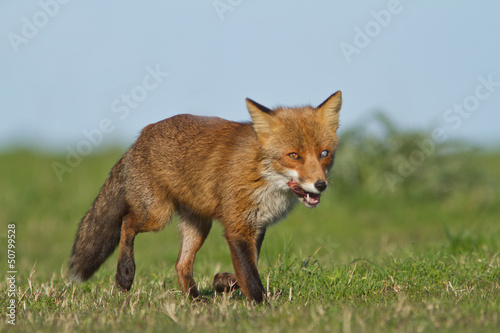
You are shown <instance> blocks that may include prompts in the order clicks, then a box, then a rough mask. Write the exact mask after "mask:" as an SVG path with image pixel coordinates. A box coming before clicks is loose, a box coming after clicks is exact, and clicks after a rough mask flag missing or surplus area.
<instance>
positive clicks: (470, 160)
mask: <svg viewBox="0 0 500 333" xmlns="http://www.w3.org/2000/svg"><path fill="white" fill-rule="evenodd" d="M340 142H341V144H340V147H339V149H338V151H337V155H336V160H335V167H334V169H333V170H334V173H333V177H334V183H335V186H338V187H339V188H340V189H339V192H341V193H352V194H356V193H357V194H360V193H369V194H371V195H380V196H389V197H390V196H408V197H411V198H412V199H415V198H420V199H429V200H435V199H439V200H444V202H451V201H453V202H466V203H467V204H469V205H472V206H474V207H476V208H477V207H480V206H482V205H484V204H486V205H487V204H491V203H494V202H498V188H499V177H498V176H499V175H498V173H496V174H494V173H492V172H491V170H492V169H494V168H496V167H490V168H488V166H487V165H485V163H486V164H487V163H493V159H491V158H488V154H487V153H485V152H484V151H482V150H480V149H478V148H476V147H474V146H473V145H470V144H467V143H465V142H460V141H452V140H448V141H444V142H441V143H439V142H436V140H434V139H433V137H432V133H431V131H428V132H426V131H406V130H405V131H403V130H401V129H398V128H397V127H396V126H395V124H394V123H393V122H392V121H391V120H390V119H389V118H387V116H385V115H384V114H383V113H375V114H374V115H373V116H372V118H370V119H367V121H366V123H364V124H361V125H359V126H358V127H355V128H351V129H347V130H342V131H341V136H340ZM495 156H498V154H496V155H495ZM490 160H491V161H490Z"/></svg>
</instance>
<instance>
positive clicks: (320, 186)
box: [314, 180, 328, 192]
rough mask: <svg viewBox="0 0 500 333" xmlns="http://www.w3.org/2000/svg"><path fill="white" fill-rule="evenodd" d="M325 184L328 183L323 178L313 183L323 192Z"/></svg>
mask: <svg viewBox="0 0 500 333" xmlns="http://www.w3.org/2000/svg"><path fill="white" fill-rule="evenodd" d="M327 186H328V184H327V183H326V182H325V181H323V180H318V181H317V182H316V183H314V187H316V189H317V190H318V191H320V192H323V191H324V190H325V189H326V187H327Z"/></svg>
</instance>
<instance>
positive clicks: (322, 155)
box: [319, 150, 330, 158]
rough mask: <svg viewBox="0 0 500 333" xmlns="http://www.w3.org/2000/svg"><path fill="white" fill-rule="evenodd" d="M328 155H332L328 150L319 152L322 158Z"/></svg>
mask: <svg viewBox="0 0 500 333" xmlns="http://www.w3.org/2000/svg"><path fill="white" fill-rule="evenodd" d="M328 155H330V152H329V151H328V150H323V151H322V152H321V154H319V157H320V158H325V157H327V156H328Z"/></svg>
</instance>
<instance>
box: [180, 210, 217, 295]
mask: <svg viewBox="0 0 500 333" xmlns="http://www.w3.org/2000/svg"><path fill="white" fill-rule="evenodd" d="M179 213H180V220H179V231H180V233H181V238H182V240H181V249H180V251H179V256H178V257H177V263H176V264H175V269H176V270H177V280H178V282H179V286H180V287H181V288H182V291H183V292H184V293H185V294H188V295H190V296H191V297H193V298H199V297H200V296H201V295H200V292H199V290H198V288H197V287H196V283H195V281H194V278H193V266H194V260H195V257H196V253H197V252H198V250H199V249H200V248H201V246H202V245H203V243H204V242H205V239H206V238H207V236H208V233H209V232H210V229H211V227H212V220H211V219H209V218H204V217H201V216H198V215H197V214H195V213H194V212H191V211H188V210H187V209H181V210H179Z"/></svg>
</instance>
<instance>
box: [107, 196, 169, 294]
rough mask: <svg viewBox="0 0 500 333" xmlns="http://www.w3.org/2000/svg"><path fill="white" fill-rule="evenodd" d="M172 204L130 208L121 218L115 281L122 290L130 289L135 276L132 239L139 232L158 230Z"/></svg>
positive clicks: (166, 220)
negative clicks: (138, 208)
mask: <svg viewBox="0 0 500 333" xmlns="http://www.w3.org/2000/svg"><path fill="white" fill-rule="evenodd" d="M173 212H174V205H173V204H172V203H170V202H163V204H162V205H150V206H149V209H147V210H144V209H140V210H137V209H136V210H133V209H131V210H130V211H129V213H128V214H127V215H125V217H124V218H123V222H122V229H121V234H120V253H119V255H118V265H117V267H116V275H115V282H116V285H117V286H118V287H119V288H120V289H123V290H130V288H131V287H132V282H133V281H134V276H135V261H134V240H135V236H137V235H138V234H139V233H141V232H149V231H160V230H162V229H163V228H164V227H165V224H166V223H167V222H168V221H170V219H171V217H172V214H173Z"/></svg>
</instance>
